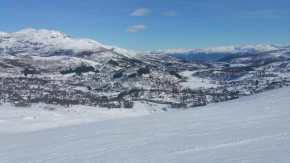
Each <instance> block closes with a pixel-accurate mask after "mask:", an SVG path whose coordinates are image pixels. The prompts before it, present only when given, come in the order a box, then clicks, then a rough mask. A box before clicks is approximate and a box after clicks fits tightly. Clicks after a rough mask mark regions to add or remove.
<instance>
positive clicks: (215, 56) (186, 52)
mask: <svg viewBox="0 0 290 163" xmlns="http://www.w3.org/2000/svg"><path fill="white" fill-rule="evenodd" d="M284 49H290V44H276V45H244V46H226V47H212V48H205V49H165V50H155V51H151V52H149V53H150V54H164V55H170V56H174V57H181V58H185V59H193V60H219V59H221V58H223V57H226V56H229V55H233V54H244V53H261V52H269V51H276V50H284Z"/></svg>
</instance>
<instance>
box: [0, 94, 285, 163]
mask: <svg viewBox="0 0 290 163" xmlns="http://www.w3.org/2000/svg"><path fill="white" fill-rule="evenodd" d="M289 124H290V88H283V89H279V90H273V91H268V92H265V93H261V94H257V95H254V96H249V97H245V98H242V99H238V100H233V101H228V102H224V103H219V104H212V105H210V106H205V107H199V108H193V109H188V110H182V111H180V112H171V113H164V114H155V115H148V116H142V117H135V118H126V119H118V120H109V121H103V122H94V123H85V124H79V125H74V126H67V127H58V128H53V129H47V130H39V131H33V132H23V133H13V134H2V135H1V136H0V162H1V163H12V162H13V163H32V162H33V163H48V162H49V163H66V162H67V163H80V162H82V163H83V162H85V163H104V162H106V163H113V162H114V163H140V162H144V163H145V162H146V163H147V162H154V163H177V162H178V163H195V162H196V163H200V162H206V163H208V162H210V163H212V162H214V163H215V162H219V163H220V162H222V163H249V162H252V163H260V162H263V163H289V160H290V154H289V153H290V125H289Z"/></svg>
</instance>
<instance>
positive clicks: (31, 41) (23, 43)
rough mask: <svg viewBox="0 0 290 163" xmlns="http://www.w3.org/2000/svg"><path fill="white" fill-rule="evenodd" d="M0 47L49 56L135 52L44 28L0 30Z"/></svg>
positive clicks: (130, 54)
mask: <svg viewBox="0 0 290 163" xmlns="http://www.w3.org/2000/svg"><path fill="white" fill-rule="evenodd" d="M0 40H2V42H1V44H0V48H1V47H2V48H3V49H6V50H8V51H9V52H11V53H19V54H21V55H32V54H34V55H37V56H50V55H51V53H52V52H60V51H65V50H66V51H68V52H70V51H73V52H74V53H80V52H83V51H90V52H91V51H92V52H99V51H103V50H104V49H107V50H111V49H112V48H114V49H115V50H114V51H115V52H117V53H120V54H123V55H126V56H128V57H133V56H134V55H135V54H136V52H135V51H129V50H125V49H122V48H118V47H113V46H107V45H102V44H100V43H99V42H97V41H94V40H90V39H72V38H70V37H69V36H68V35H66V34H64V33H62V32H60V31H55V30H46V29H39V30H36V29H30V28H29V29H24V30H21V31H17V32H13V33H4V32H0Z"/></svg>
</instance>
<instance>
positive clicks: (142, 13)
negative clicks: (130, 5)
mask: <svg viewBox="0 0 290 163" xmlns="http://www.w3.org/2000/svg"><path fill="white" fill-rule="evenodd" d="M149 13H151V10H149V9H145V8H140V9H137V10H135V11H134V12H132V13H131V14H130V15H131V16H145V15H147V14H149Z"/></svg>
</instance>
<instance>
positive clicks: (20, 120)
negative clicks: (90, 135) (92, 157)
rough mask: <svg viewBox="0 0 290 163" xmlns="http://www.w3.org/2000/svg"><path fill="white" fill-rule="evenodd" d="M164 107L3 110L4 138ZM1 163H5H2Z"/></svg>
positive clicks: (0, 122) (0, 118)
mask: <svg viewBox="0 0 290 163" xmlns="http://www.w3.org/2000/svg"><path fill="white" fill-rule="evenodd" d="M162 107H164V106H163V105H158V104H150V103H148V102H142V101H141V102H139V101H138V102H135V104H134V108H133V109H124V108H123V109H106V108H99V107H90V106H72V107H68V108H66V107H61V106H50V105H44V104H38V105H32V106H31V107H29V108H25V107H11V106H9V105H5V104H4V105H3V106H0V113H1V114H0V135H1V134H5V133H6V134H7V133H19V132H27V131H35V130H42V129H48V128H55V127H64V126H69V125H75V124H82V123H88V122H96V121H105V120H110V119H120V118H128V117H136V116H143V115H148V114H154V113H160V112H164V111H162ZM0 162H1V161H0Z"/></svg>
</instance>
